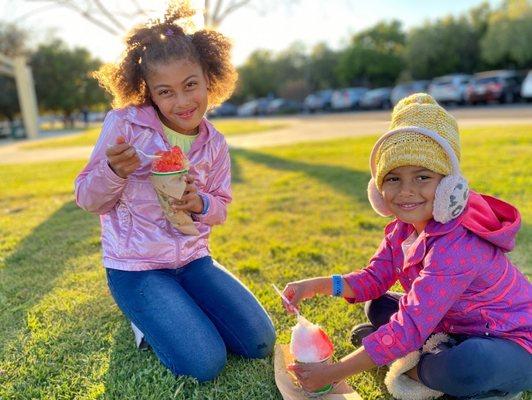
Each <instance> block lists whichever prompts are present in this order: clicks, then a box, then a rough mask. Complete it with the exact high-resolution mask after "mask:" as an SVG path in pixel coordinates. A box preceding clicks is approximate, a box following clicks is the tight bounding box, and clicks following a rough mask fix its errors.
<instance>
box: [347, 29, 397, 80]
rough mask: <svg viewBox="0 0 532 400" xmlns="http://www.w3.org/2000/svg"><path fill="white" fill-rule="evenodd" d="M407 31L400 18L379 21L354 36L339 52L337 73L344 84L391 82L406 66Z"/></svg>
mask: <svg viewBox="0 0 532 400" xmlns="http://www.w3.org/2000/svg"><path fill="white" fill-rule="evenodd" d="M404 45H405V34H404V32H403V30H402V26H401V23H400V22H399V21H392V22H380V23H378V24H376V25H375V26H373V27H371V28H369V29H367V30H365V31H362V32H360V33H358V34H356V35H354V36H353V38H352V40H351V43H350V45H349V46H348V47H347V48H346V49H344V51H343V52H342V53H341V55H340V60H339V62H338V67H337V73H338V77H339V79H340V82H341V83H342V84H344V85H370V84H373V85H378V86H380V85H390V84H393V83H394V82H395V80H396V79H397V77H398V76H399V74H400V73H401V70H402V69H403V66H404V62H403V55H402V54H403V49H404Z"/></svg>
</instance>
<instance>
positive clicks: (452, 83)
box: [429, 74, 472, 104]
mask: <svg viewBox="0 0 532 400" xmlns="http://www.w3.org/2000/svg"><path fill="white" fill-rule="evenodd" d="M471 78H472V77H471V75H467V74H450V75H444V76H440V77H438V78H434V79H433V80H432V82H431V84H430V85H429V94H430V95H431V96H432V97H434V99H435V100H436V101H437V102H438V103H442V104H446V103H456V104H464V103H465V102H466V92H467V86H468V85H469V83H470V81H471Z"/></svg>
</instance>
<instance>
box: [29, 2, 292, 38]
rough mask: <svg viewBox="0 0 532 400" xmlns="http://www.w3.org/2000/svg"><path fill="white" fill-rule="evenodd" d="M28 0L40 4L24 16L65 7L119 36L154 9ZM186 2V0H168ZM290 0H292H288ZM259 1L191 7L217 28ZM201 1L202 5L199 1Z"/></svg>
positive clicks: (135, 5) (136, 5)
mask: <svg viewBox="0 0 532 400" xmlns="http://www.w3.org/2000/svg"><path fill="white" fill-rule="evenodd" d="M26 1H27V2H29V3H40V4H43V6H41V7H39V8H35V9H34V10H31V11H30V12H28V13H27V14H25V15H24V17H26V16H29V15H31V14H35V13H39V12H42V11H46V10H48V9H50V8H52V7H64V8H68V9H70V10H72V11H74V12H76V13H77V14H79V15H80V16H82V17H83V18H85V19H86V20H88V21H89V22H91V23H92V24H94V25H96V26H97V27H99V28H100V29H103V30H104V31H106V32H107V33H110V34H112V35H122V34H123V33H124V31H125V30H126V29H127V26H129V25H130V21H131V20H132V19H134V18H138V17H139V16H141V17H143V18H147V17H150V16H153V13H154V11H155V10H153V9H151V8H149V7H147V6H146V5H144V3H146V4H150V2H140V1H139V0H130V1H128V2H127V5H126V6H124V2H123V1H122V2H121V1H116V0H115V1H109V0H105V1H103V0H26ZM169 1H178V2H179V1H187V0H169ZM292 1H293V0H292ZM254 2H255V3H257V4H256V5H258V4H260V1H259V0H255V1H254V0H202V1H193V2H192V3H193V6H195V5H196V3H199V4H198V7H197V8H198V11H199V12H200V13H201V14H202V15H203V24H204V26H206V27H211V28H217V27H219V26H220V24H221V23H222V22H223V20H224V19H226V18H227V17H228V16H229V15H231V14H232V13H234V12H235V11H237V10H239V9H241V8H243V7H246V6H249V5H252V3H254ZM202 3H203V4H202Z"/></svg>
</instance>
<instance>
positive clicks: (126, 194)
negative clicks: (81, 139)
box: [75, 6, 275, 381]
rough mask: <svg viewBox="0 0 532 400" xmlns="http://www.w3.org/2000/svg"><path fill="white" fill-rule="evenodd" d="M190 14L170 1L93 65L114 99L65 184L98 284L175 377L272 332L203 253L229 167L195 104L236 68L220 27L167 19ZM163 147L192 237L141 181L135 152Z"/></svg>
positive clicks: (213, 367) (206, 367)
mask: <svg viewBox="0 0 532 400" xmlns="http://www.w3.org/2000/svg"><path fill="white" fill-rule="evenodd" d="M193 14H194V12H193V11H192V10H190V9H189V8H187V7H184V6H180V7H179V8H177V9H175V8H174V9H169V11H168V12H167V13H166V15H165V18H164V19H162V20H156V21H153V22H150V23H148V24H145V25H142V26H138V27H136V28H135V29H133V31H132V32H131V33H130V34H129V36H128V37H127V39H126V44H127V47H126V50H125V52H124V54H123V57H122V59H121V61H120V62H119V63H118V64H117V65H107V66H104V67H102V68H101V69H100V70H99V71H98V72H96V73H95V76H96V78H97V79H98V80H99V82H100V84H101V85H102V86H103V87H104V88H106V89H107V90H108V91H109V92H110V93H111V94H112V95H113V97H114V103H113V105H114V106H115V107H117V108H116V109H114V110H112V111H111V112H109V113H108V115H107V117H106V119H105V121H104V124H103V128H102V132H101V135H100V137H99V139H98V142H97V143H96V146H95V148H94V151H93V153H92V155H91V158H90V161H89V163H88V165H87V166H86V167H85V168H84V169H83V171H82V172H81V173H80V174H79V176H78V177H77V179H76V182H75V189H76V201H77V203H78V205H79V206H80V207H81V208H83V209H85V210H87V211H89V212H91V213H95V214H99V215H100V221H101V227H102V247H103V264H104V266H105V268H106V274H107V281H108V285H109V288H110V291H111V294H112V296H113V298H114V299H115V301H116V303H117V304H118V306H119V307H120V309H121V310H122V312H123V313H124V314H125V316H126V317H127V318H128V319H129V320H130V321H131V323H132V327H133V330H134V331H135V334H136V335H135V336H136V339H137V346H139V347H140V346H144V347H146V346H148V345H149V346H151V348H152V349H153V351H154V352H155V353H156V355H157V356H158V358H159V360H160V361H161V362H162V363H163V364H164V365H165V366H166V367H167V368H168V369H170V370H171V371H172V373H174V374H175V375H189V376H192V377H194V378H196V379H198V380H199V381H208V380H211V379H214V378H215V377H216V376H217V375H218V374H219V373H220V371H221V369H222V368H223V367H224V365H225V364H226V360H227V351H230V352H233V353H236V354H238V355H241V356H244V357H249V358H263V357H266V356H267V355H268V354H269V353H270V352H271V350H272V348H273V344H274V342H275V330H274V327H273V324H272V322H271V320H270V318H269V317H268V315H267V313H266V311H265V310H264V308H263V307H262V306H261V305H260V304H259V302H258V301H257V299H256V298H255V297H254V296H253V295H252V293H251V292H250V291H249V290H248V289H247V288H246V287H245V286H244V285H243V284H242V283H241V282H239V281H238V280H237V279H236V278H235V277H234V276H233V275H231V274H230V273H229V272H228V271H227V270H226V269H224V268H223V267H222V266H221V265H219V264H218V263H216V261H214V260H213V259H212V258H211V255H210V251H209V245H208V239H209V234H210V232H211V228H212V226H213V225H216V224H221V223H223V222H224V221H225V219H226V214H227V211H226V208H227V205H228V204H229V203H230V202H231V171H230V159H229V152H228V146H227V143H226V141H225V139H224V137H223V136H222V135H221V134H220V133H219V132H218V131H217V130H216V129H215V128H214V127H213V126H212V125H211V124H210V123H209V121H207V120H206V119H205V117H204V114H205V112H206V110H207V109H208V108H209V107H212V106H215V105H217V104H220V103H221V102H222V101H223V100H225V99H226V98H228V97H229V96H230V95H231V93H232V91H233V89H234V85H235V81H236V78H237V74H236V71H235V69H234V67H233V66H232V64H231V62H230V49H231V45H230V43H229V41H228V40H227V39H226V38H225V37H224V36H223V35H221V34H220V33H217V32H215V31H211V30H199V31H196V32H194V33H187V32H186V31H185V29H184V28H183V24H179V23H178V22H179V21H180V20H183V19H184V18H189V17H191V16H192V15H193ZM171 146H179V147H180V148H181V149H182V150H183V152H184V153H186V154H187V156H188V159H189V160H190V170H189V175H188V176H187V187H186V190H185V194H184V196H183V197H182V199H181V201H180V202H179V203H181V204H176V205H175V208H176V209H178V210H183V211H185V212H187V213H190V214H191V216H192V218H193V220H194V225H195V226H196V228H197V229H198V231H199V236H191V235H186V234H183V233H181V232H180V231H178V230H177V229H176V228H174V227H173V226H172V224H171V223H170V222H169V221H168V220H167V219H165V217H164V214H163V210H162V209H161V207H160V205H159V203H158V200H157V195H156V192H155V191H154V189H153V186H152V184H151V183H150V180H149V175H150V167H151V160H149V159H148V158H146V157H145V156H144V155H143V153H146V154H155V153H157V152H158V151H161V150H168V149H169V148H170V147H171ZM137 149H138V150H139V151H137Z"/></svg>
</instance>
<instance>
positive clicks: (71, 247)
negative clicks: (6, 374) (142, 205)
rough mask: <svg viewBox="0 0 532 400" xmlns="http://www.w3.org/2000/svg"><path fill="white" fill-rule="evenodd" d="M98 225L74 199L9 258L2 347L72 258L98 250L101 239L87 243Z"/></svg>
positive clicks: (0, 307) (1, 308)
mask: <svg viewBox="0 0 532 400" xmlns="http://www.w3.org/2000/svg"><path fill="white" fill-rule="evenodd" d="M21 223H24V221H22V220H21ZM97 226H98V224H97V221H96V219H95V218H94V217H93V216H91V215H90V214H88V213H85V212H83V211H82V210H80V209H79V208H78V207H77V206H76V204H75V203H74V202H73V201H70V202H68V203H65V204H64V205H63V206H62V207H61V208H60V209H59V210H57V211H56V212H55V213H54V214H53V215H51V216H50V217H49V218H48V219H47V220H46V221H44V222H43V223H41V224H40V225H39V226H37V227H36V228H35V229H34V230H33V232H32V233H31V234H30V235H28V236H27V237H25V238H24V239H23V240H22V241H21V242H20V243H19V244H18V246H17V248H16V249H15V251H14V252H13V253H12V254H11V255H9V256H8V257H7V258H6V260H5V268H4V269H2V270H0V326H1V327H2V333H1V335H0V348H3V347H4V346H3V345H4V343H5V342H6V341H7V340H9V339H13V338H14V337H15V336H16V334H15V333H16V332H17V331H18V330H20V329H21V328H22V327H23V326H24V325H25V323H26V313H27V311H28V310H29V309H30V308H31V307H32V306H34V305H35V304H37V303H38V302H39V301H40V299H41V298H43V297H44V296H45V295H46V294H47V293H48V292H49V291H51V290H52V289H53V288H54V286H55V280H56V278H57V277H59V276H60V275H61V274H62V273H63V272H64V270H65V269H66V268H67V266H68V261H69V260H70V259H77V258H81V257H82V256H84V255H86V254H89V253H93V252H95V251H97V248H96V246H99V241H98V242H95V243H94V244H91V245H87V240H88V239H89V237H91V236H93V235H94V234H95V230H96V229H97ZM91 227H92V228H93V229H91Z"/></svg>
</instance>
